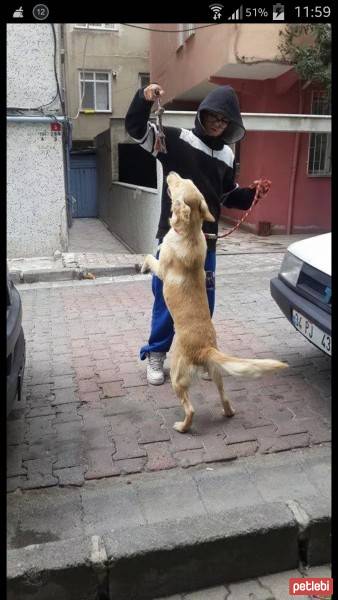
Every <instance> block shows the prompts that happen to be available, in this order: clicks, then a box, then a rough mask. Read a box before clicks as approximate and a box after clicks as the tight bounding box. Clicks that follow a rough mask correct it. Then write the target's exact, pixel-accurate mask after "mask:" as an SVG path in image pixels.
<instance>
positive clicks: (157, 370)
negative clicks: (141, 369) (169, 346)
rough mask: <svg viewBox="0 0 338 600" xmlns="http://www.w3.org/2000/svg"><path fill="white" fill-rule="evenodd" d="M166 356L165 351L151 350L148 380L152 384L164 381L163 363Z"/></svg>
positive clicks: (159, 383)
mask: <svg viewBox="0 0 338 600" xmlns="http://www.w3.org/2000/svg"><path fill="white" fill-rule="evenodd" d="M165 358H166V353H165V352H149V356H148V361H149V363H148V365H147V380H148V383H150V384H151V385H161V384H162V383H164V371H163V363H164V361H165Z"/></svg>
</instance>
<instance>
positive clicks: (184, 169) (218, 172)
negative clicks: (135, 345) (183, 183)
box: [125, 83, 268, 385]
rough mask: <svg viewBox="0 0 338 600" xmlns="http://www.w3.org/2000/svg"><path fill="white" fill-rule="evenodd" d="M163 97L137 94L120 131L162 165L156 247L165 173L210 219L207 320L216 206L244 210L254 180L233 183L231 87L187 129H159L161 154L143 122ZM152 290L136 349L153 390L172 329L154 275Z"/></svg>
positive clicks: (152, 129) (163, 222)
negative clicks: (192, 193)
mask: <svg viewBox="0 0 338 600" xmlns="http://www.w3.org/2000/svg"><path fill="white" fill-rule="evenodd" d="M163 94H164V91H163V89H162V87H161V86H160V85H158V84H156V83H152V84H150V85H148V86H147V87H146V88H142V89H140V90H138V91H137V93H136V94H135V96H134V98H133V100H132V103H131V105H130V107H129V109H128V112H127V115H126V119H125V126H126V130H127V132H128V133H129V135H130V136H131V137H132V138H133V139H134V140H135V141H136V142H138V143H139V144H140V146H141V147H142V148H144V149H145V150H146V151H148V152H150V153H151V154H152V155H153V156H155V157H156V158H157V159H158V160H159V161H160V162H161V164H162V169H163V187H162V199H161V214H160V220H159V225H158V230H157V234H156V238H157V239H158V240H159V243H161V241H162V239H163V237H164V236H165V234H166V233H167V232H168V231H169V229H170V225H169V218H170V207H171V201H170V198H169V196H168V192H167V183H166V177H167V175H168V174H169V173H170V171H176V172H177V173H178V174H179V175H180V176H181V177H183V178H187V179H191V180H192V181H193V182H194V184H195V185H196V187H197V188H198V189H199V190H200V192H201V193H202V194H203V196H204V197H205V200H206V202H207V204H208V207H209V210H210V212H211V214H212V215H213V216H214V217H215V222H214V223H210V222H204V223H203V227H202V229H203V231H204V233H205V236H206V239H207V247H208V249H207V256H206V261H205V271H206V288H207V295H208V302H209V308H210V314H211V316H212V315H213V311H214V306H215V268H216V236H217V232H218V221H219V218H220V214H221V207H222V206H226V207H228V208H237V209H241V210H247V209H248V208H250V206H251V204H252V202H253V199H254V197H255V193H256V186H257V185H258V183H259V182H258V181H255V182H253V184H251V186H250V187H247V188H240V187H239V186H238V184H236V183H235V175H236V163H235V157H234V153H233V151H232V149H231V148H230V146H229V144H234V143H235V142H238V141H239V140H241V139H242V138H243V137H244V135H245V129H244V125H243V121H242V117H241V113H240V107H239V102H238V98H237V96H236V93H235V91H234V90H233V88H232V87H230V86H229V85H225V86H220V87H218V88H216V89H215V90H213V91H212V92H210V93H209V94H208V95H207V96H206V98H205V99H204V100H203V101H202V102H201V104H200V105H199V107H198V110H197V115H196V119H195V127H194V128H193V129H192V130H187V129H180V128H176V127H164V134H165V142H166V149H167V152H166V153H165V152H163V151H161V150H158V147H159V146H158V144H157V134H158V131H157V128H156V125H155V123H153V122H151V121H149V116H150V111H151V107H152V104H153V102H154V100H156V99H157V98H159V97H160V96H162V95H163ZM267 191H268V187H265V189H264V192H260V194H261V195H263V194H265V193H266V192H267ZM159 252H160V250H159V251H158V252H157V257H158V256H159ZM152 290H153V294H154V305H153V311H152V321H151V333H150V337H149V341H148V343H147V344H145V345H144V346H142V348H141V350H140V357H141V359H142V360H144V359H145V358H147V357H148V366H147V380H148V382H149V383H151V384H152V385H159V384H162V383H163V382H164V372H163V364H164V360H165V358H166V353H167V352H168V351H169V349H170V346H171V343H172V340H173V337H174V327H173V321H172V318H171V315H170V313H169V311H168V309H167V307H166V304H165V302H164V299H163V291H162V281H161V280H160V279H158V278H157V277H156V276H155V275H153V278H152Z"/></svg>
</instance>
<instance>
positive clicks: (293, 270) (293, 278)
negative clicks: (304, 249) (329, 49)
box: [279, 252, 303, 287]
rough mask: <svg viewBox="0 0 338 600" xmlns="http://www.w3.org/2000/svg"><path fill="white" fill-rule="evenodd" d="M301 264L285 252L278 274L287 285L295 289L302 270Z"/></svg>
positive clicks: (292, 255) (297, 259)
mask: <svg viewBox="0 0 338 600" xmlns="http://www.w3.org/2000/svg"><path fill="white" fill-rule="evenodd" d="M302 266H303V262H302V261H301V260H300V259H299V258H297V256H295V255H294V254H291V252H287V253H286V254H285V256H284V259H283V262H282V266H281V268H280V270H279V274H280V276H281V277H283V279H285V280H286V281H287V282H288V283H290V284H291V285H293V286H294V287H296V285H297V281H298V277H299V274H300V272H301V270H302Z"/></svg>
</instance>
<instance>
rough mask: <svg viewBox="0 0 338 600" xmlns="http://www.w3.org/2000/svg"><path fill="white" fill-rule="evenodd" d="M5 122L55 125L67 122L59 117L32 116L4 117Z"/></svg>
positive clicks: (64, 118)
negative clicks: (56, 122)
mask: <svg viewBox="0 0 338 600" xmlns="http://www.w3.org/2000/svg"><path fill="white" fill-rule="evenodd" d="M6 119H7V121H9V122H12V123H55V121H59V122H60V123H62V122H63V121H66V120H67V117H61V116H60V117H59V116H56V115H55V116H51V117H47V116H42V115H41V116H34V117H27V116H18V115H16V116H12V115H11V116H9V117H6Z"/></svg>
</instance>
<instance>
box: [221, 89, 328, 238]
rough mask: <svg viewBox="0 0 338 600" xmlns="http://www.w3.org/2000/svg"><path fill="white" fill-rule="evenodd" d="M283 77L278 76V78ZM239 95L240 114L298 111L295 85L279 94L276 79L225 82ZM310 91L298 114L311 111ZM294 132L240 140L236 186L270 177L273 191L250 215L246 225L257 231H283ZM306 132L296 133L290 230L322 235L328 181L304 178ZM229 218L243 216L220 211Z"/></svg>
mask: <svg viewBox="0 0 338 600" xmlns="http://www.w3.org/2000/svg"><path fill="white" fill-rule="evenodd" d="M278 79H281V78H278ZM219 83H220V82H219ZM223 83H228V84H230V85H232V86H233V87H234V88H235V90H236V91H237V93H238V96H239V100H240V105H241V111H242V112H271V113H298V112H299V85H298V83H297V82H296V83H294V84H293V85H291V87H290V88H289V89H287V90H286V91H285V92H284V93H283V94H278V95H277V94H276V89H277V90H278V91H279V90H280V89H281V85H280V82H279V83H277V80H275V79H269V80H265V81H252V80H251V81H249V80H245V81H243V80H238V79H236V80H235V79H233V80H229V79H227V80H223ZM310 98H311V89H309V88H308V90H306V92H303V107H302V112H303V113H305V114H309V113H310ZM295 139H296V134H292V133H273V132H247V134H246V136H245V138H244V140H243V141H242V142H241V156H240V173H239V176H238V183H239V184H240V185H241V186H247V185H249V184H250V183H251V182H252V181H253V179H255V178H257V177H260V176H265V177H268V178H269V179H271V181H272V187H271V191H270V193H269V195H268V196H266V198H265V199H263V200H261V201H260V202H259V203H258V204H257V206H256V207H255V208H254V209H253V211H252V212H251V213H250V215H249V217H248V219H247V221H246V223H247V224H248V225H250V226H251V228H252V229H257V226H258V223H259V222H260V221H267V222H270V223H271V226H272V231H274V232H275V233H281V232H284V231H286V228H287V222H288V211H289V203H290V202H291V199H290V182H291V172H292V164H293V156H294V145H295ZM308 143H309V134H301V135H300V144H299V154H298V162H297V170H296V180H295V189H294V205H293V211H292V232H293V233H296V232H299V233H300V232H303V231H304V232H308V233H320V232H322V231H330V230H331V178H330V177H309V176H308V175H307V160H308ZM222 214H223V216H225V217H228V218H229V219H231V220H234V219H236V220H237V219H239V218H241V217H242V216H243V212H242V211H235V210H233V209H231V210H229V209H228V210H226V209H224V210H223V212H222Z"/></svg>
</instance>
